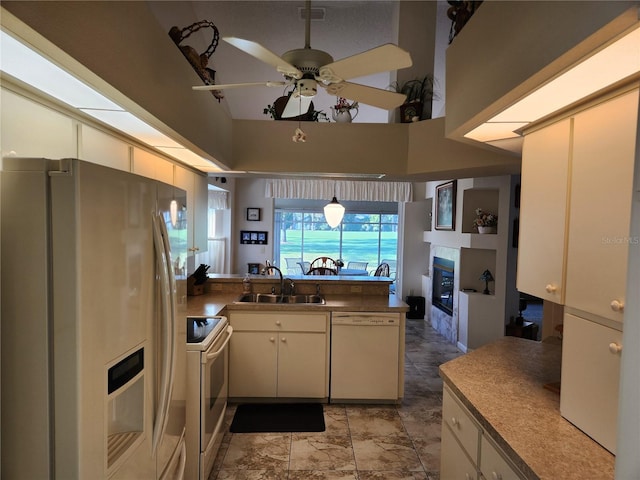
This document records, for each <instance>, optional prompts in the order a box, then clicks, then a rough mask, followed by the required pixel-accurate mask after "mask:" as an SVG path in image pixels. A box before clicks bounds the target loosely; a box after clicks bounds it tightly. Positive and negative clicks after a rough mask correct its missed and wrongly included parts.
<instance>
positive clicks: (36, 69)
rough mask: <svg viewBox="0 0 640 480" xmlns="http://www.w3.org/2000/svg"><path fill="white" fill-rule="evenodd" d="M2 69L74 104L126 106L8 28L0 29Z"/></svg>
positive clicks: (117, 108) (65, 101) (102, 106)
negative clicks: (18, 37)
mask: <svg viewBox="0 0 640 480" xmlns="http://www.w3.org/2000/svg"><path fill="white" fill-rule="evenodd" d="M0 69H2V71H3V72H6V73H8V74H9V75H11V76H13V77H15V78H18V79H20V80H21V81H23V82H25V83H27V84H29V85H31V86H32V87H34V88H37V89H38V90H40V91H42V92H44V93H46V94H48V95H51V96H52V97H55V98H57V99H59V100H61V101H62V102H64V103H66V104H67V105H71V106H72V107H75V108H101V109H109V110H120V111H122V110H123V109H122V108H121V107H120V106H118V105H117V104H115V103H113V102H112V101H111V100H109V99H108V98H106V97H105V96H103V95H101V94H100V93H98V92H96V91H95V90H93V89H92V88H91V87H89V86H87V85H86V84H84V83H82V82H81V81H79V80H78V79H77V78H75V77H74V76H73V75H70V74H69V73H67V72H66V71H64V70H63V69H61V68H60V67H58V66H57V65H54V64H53V63H52V62H50V61H49V60H47V59H46V58H44V57H43V56H42V55H40V54H39V53H36V52H35V51H33V50H31V49H30V48H29V47H27V46H26V45H24V44H22V43H20V42H19V41H17V40H16V39H15V38H13V37H11V36H10V35H8V34H7V33H6V32H0Z"/></svg>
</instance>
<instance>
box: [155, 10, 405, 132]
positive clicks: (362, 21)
mask: <svg viewBox="0 0 640 480" xmlns="http://www.w3.org/2000/svg"><path fill="white" fill-rule="evenodd" d="M149 4H150V6H151V9H152V11H153V12H154V14H155V15H156V17H157V19H158V22H159V23H160V24H161V25H162V26H163V28H165V29H166V31H167V32H168V31H169V30H170V28H171V27H173V26H177V27H179V28H180V29H182V28H184V27H187V26H189V25H191V24H193V23H195V22H198V21H201V20H209V21H211V22H213V23H214V24H215V25H216V27H217V28H218V31H219V34H220V37H225V36H235V37H240V38H244V39H247V40H253V41H256V42H258V43H260V44H261V45H263V46H264V47H266V48H268V49H269V50H271V51H272V52H274V53H276V54H277V55H281V54H283V53H284V52H286V51H288V50H292V49H297V48H303V47H304V43H305V21H304V16H303V12H304V7H305V2H304V1H303V0H295V1H291V0H287V1H265V0H262V1H208V2H202V1H193V2H191V1H184V2H183V1H177V2H175V1H174V2H166V1H157V2H149ZM311 7H312V16H311V18H312V22H311V29H310V43H311V47H312V48H314V49H318V50H323V51H325V52H327V53H329V54H330V55H331V56H332V57H333V58H334V60H339V59H342V58H345V57H348V56H351V55H354V54H357V53H360V52H363V51H365V50H369V49H371V48H374V47H376V46H378V45H381V44H384V43H396V44H397V43H398V27H397V25H398V8H399V2H398V1H397V0H396V1H336V0H333V1H326V0H325V1H314V2H312V4H311ZM316 16H317V17H320V18H319V19H318V20H316V19H314V18H315V17H316ZM212 37H213V30H212V29H211V28H203V29H200V30H198V31H197V32H195V33H193V34H191V35H190V36H189V37H188V38H187V39H186V40H184V41H183V42H182V44H186V45H190V46H192V47H194V48H195V49H196V51H197V52H198V53H202V52H204V51H206V49H207V47H208V46H209V45H210V43H211V42H212ZM208 66H209V68H213V69H214V70H215V71H216V83H218V84H223V83H224V84H226V83H241V82H263V81H269V80H271V81H279V80H282V75H281V74H279V73H278V72H276V71H275V69H274V68H273V67H271V66H269V65H266V64H264V63H262V62H260V61H259V60H257V59H255V58H254V57H252V56H250V55H248V54H246V53H244V52H242V51H241V50H238V49H237V48H235V47H233V46H231V45H229V44H228V43H226V42H224V41H222V40H220V41H219V43H218V46H217V48H216V50H215V52H214V53H213V54H212V56H211V57H210V61H209V65H208ZM158 68H159V74H161V70H162V67H161V66H159V67H158ZM394 80H395V72H385V73H380V74H376V75H370V76H367V77H361V78H359V79H355V80H354V81H355V82H356V83H362V84H365V85H369V86H373V87H377V88H382V89H386V88H388V87H389V85H390V84H391V82H392V81H394ZM282 93H283V87H275V88H269V87H249V88H242V89H233V90H225V91H224V97H225V98H224V100H222V103H223V104H224V105H225V106H226V108H227V109H228V111H229V113H230V115H231V117H232V118H234V119H253V120H268V119H269V117H268V116H266V115H264V114H263V109H264V107H266V106H267V105H269V104H273V101H274V100H275V99H276V98H277V97H279V96H280V95H282ZM201 94H202V95H210V93H208V92H201ZM313 102H314V107H315V109H316V110H322V111H324V112H326V113H327V114H330V113H331V112H330V109H329V107H330V106H331V105H333V104H334V102H335V97H333V96H331V95H329V94H327V93H326V92H324V91H322V90H321V91H320V92H319V94H318V95H317V96H316V97H315V98H314V100H313ZM358 116H359V118H358V120H357V121H358V122H372V123H387V122H388V120H389V112H387V111H386V110H382V109H379V108H375V107H371V106H368V105H361V106H360V109H359V113H358Z"/></svg>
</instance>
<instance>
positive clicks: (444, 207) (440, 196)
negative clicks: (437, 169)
mask: <svg viewBox="0 0 640 480" xmlns="http://www.w3.org/2000/svg"><path fill="white" fill-rule="evenodd" d="M456 187H457V182H456V180H452V181H449V182H446V183H442V184H440V185H438V186H437V187H436V208H435V211H436V224H435V228H436V230H455V229H456Z"/></svg>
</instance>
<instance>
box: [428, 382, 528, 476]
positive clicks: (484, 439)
mask: <svg viewBox="0 0 640 480" xmlns="http://www.w3.org/2000/svg"><path fill="white" fill-rule="evenodd" d="M440 478H442V479H447V480H458V479H459V480H471V479H487V480H519V479H522V478H524V475H522V474H520V473H518V471H517V469H516V468H515V467H513V466H512V465H511V463H510V462H509V461H508V460H507V459H506V456H505V454H504V453H503V452H502V450H501V449H500V448H498V446H497V445H496V444H495V442H494V441H493V439H491V437H490V436H489V435H488V433H487V432H485V431H483V429H482V428H481V427H480V424H479V422H478V421H476V419H475V418H474V417H473V415H472V414H471V413H470V412H469V411H468V410H467V409H466V408H465V407H464V406H463V405H462V403H461V402H460V400H458V399H457V398H456V396H455V394H454V393H453V392H452V391H451V390H450V389H449V388H448V387H447V386H445V387H444V389H443V395H442V444H441V454H440Z"/></svg>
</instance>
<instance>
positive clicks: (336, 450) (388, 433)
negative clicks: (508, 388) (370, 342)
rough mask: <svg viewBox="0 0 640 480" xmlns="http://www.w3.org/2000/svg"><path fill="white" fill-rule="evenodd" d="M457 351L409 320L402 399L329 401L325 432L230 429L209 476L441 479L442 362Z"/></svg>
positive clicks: (223, 479)
mask: <svg viewBox="0 0 640 480" xmlns="http://www.w3.org/2000/svg"><path fill="white" fill-rule="evenodd" d="M459 355H461V352H460V351H459V350H458V349H457V348H456V347H455V346H454V345H452V344H450V343H447V342H446V340H445V339H444V338H443V337H442V336H440V335H439V334H438V333H437V332H436V331H435V330H434V329H433V328H431V326H430V325H428V324H427V323H426V322H425V321H423V320H407V328H406V353H405V396H404V400H403V401H402V404H401V405H341V404H328V405H325V406H324V416H325V424H326V430H325V431H324V432H321V433H286V434H246V433H245V434H232V433H227V434H226V435H225V438H224V440H223V442H222V445H221V447H220V451H219V453H218V457H217V458H216V461H215V464H214V467H213V471H212V472H211V475H210V477H209V480H229V479H233V480H438V479H439V468H440V428H441V427H440V425H441V416H442V380H441V379H440V377H439V375H438V366H439V365H440V364H441V363H444V362H446V361H448V360H451V359H453V358H455V357H457V356H459ZM234 411H235V406H234V405H230V408H229V409H228V412H227V422H228V424H230V423H231V419H232V418H233V413H234Z"/></svg>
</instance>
